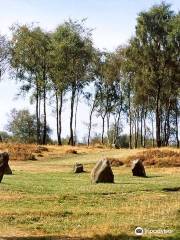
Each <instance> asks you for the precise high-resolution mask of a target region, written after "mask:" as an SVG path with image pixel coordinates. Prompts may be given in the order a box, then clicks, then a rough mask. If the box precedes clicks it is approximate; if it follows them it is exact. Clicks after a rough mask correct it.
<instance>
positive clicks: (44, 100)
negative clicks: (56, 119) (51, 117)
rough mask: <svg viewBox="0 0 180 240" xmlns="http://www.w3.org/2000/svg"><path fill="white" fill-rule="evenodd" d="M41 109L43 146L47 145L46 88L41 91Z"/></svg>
mask: <svg viewBox="0 0 180 240" xmlns="http://www.w3.org/2000/svg"><path fill="white" fill-rule="evenodd" d="M43 107H44V122H43V123H44V124H43V142H42V143H43V145H45V144H47V142H46V139H47V120H46V86H45V85H44V89H43Z"/></svg>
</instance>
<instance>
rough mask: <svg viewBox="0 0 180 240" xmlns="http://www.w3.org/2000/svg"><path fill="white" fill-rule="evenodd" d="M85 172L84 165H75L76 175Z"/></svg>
mask: <svg viewBox="0 0 180 240" xmlns="http://www.w3.org/2000/svg"><path fill="white" fill-rule="evenodd" d="M82 172H84V169H83V165H82V164H81V163H76V164H75V165H74V173H82Z"/></svg>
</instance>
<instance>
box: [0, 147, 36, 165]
mask: <svg viewBox="0 0 180 240" xmlns="http://www.w3.org/2000/svg"><path fill="white" fill-rule="evenodd" d="M35 149H36V146H35V145H30V144H28V145H26V144H1V145H0V150H1V151H7V152H8V153H9V155H10V160H21V161H24V160H35V159H36V157H35V155H34V154H33V153H34V152H35Z"/></svg>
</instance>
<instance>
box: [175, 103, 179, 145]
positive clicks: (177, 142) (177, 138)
mask: <svg viewBox="0 0 180 240" xmlns="http://www.w3.org/2000/svg"><path fill="white" fill-rule="evenodd" d="M175 111H176V121H175V122H176V146H177V148H179V132H178V100H177V99H176V108H175Z"/></svg>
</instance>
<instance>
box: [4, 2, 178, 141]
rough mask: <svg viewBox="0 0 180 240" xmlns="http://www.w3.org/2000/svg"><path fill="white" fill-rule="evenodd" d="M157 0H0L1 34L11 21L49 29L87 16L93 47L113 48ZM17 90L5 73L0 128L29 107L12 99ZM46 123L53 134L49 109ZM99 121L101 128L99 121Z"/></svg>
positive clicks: (81, 116) (83, 116)
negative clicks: (11, 114) (11, 115)
mask: <svg viewBox="0 0 180 240" xmlns="http://www.w3.org/2000/svg"><path fill="white" fill-rule="evenodd" d="M161 2H162V1H158V0H129V1H128V0H126V1H124V0H50V1H49V0H0V8H1V14H0V34H6V35H7V36H10V31H9V27H10V26H11V25H12V24H14V23H19V24H24V23H32V22H35V23H38V24H39V25H40V26H41V27H42V28H43V29H45V30H48V31H52V30H54V29H55V28H56V26H57V25H58V24H61V23H62V22H63V21H64V20H68V18H72V19H73V20H77V19H79V20H81V19H83V18H87V21H86V25H87V26H88V27H90V28H93V29H94V31H93V40H94V44H95V46H96V47H98V48H100V49H103V48H106V49H107V50H114V49H115V48H116V47H117V46H118V45H120V44H124V43H126V42H127V41H128V39H129V38H130V37H131V36H132V35H133V33H134V30H135V25H136V17H137V14H138V13H139V12H140V11H142V10H148V9H149V8H150V7H151V6H152V5H154V4H158V3H161ZM166 2H168V3H170V4H171V5H172V9H173V10H175V11H176V12H177V11H178V10H180V0H169V1H166ZM17 93H18V85H16V84H15V82H14V81H12V80H9V77H8V76H4V81H2V82H1V83H0V131H1V130H4V126H5V125H6V123H7V113H9V112H10V110H11V109H12V108H14V107H15V108H17V109H23V108H30V109H31V112H33V111H34V108H35V107H34V106H33V105H31V106H30V104H29V98H28V97H26V98H22V97H19V98H18V99H16V98H15V96H16V94H17ZM68 109H69V108H68V103H66V105H65V107H64V113H63V135H64V136H66V135H67V134H69V129H68V127H69V123H68V122H67V119H68V118H69V111H68ZM87 116H88V112H87V107H86V106H85V105H84V104H83V103H81V104H80V105H79V111H78V125H77V128H78V133H79V135H80V137H83V136H84V135H85V126H84V124H83V122H87V121H88V118H87ZM47 120H48V122H49V124H50V126H51V128H53V130H54V134H53V137H54V138H55V137H56V131H55V117H54V116H53V114H52V111H51V110H50V109H49V112H48V119H47ZM94 122H95V123H96V122H98V123H99V124H98V127H97V128H96V130H97V129H99V130H100V127H101V124H100V122H99V121H98V120H97V118H96V117H95V120H94Z"/></svg>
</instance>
